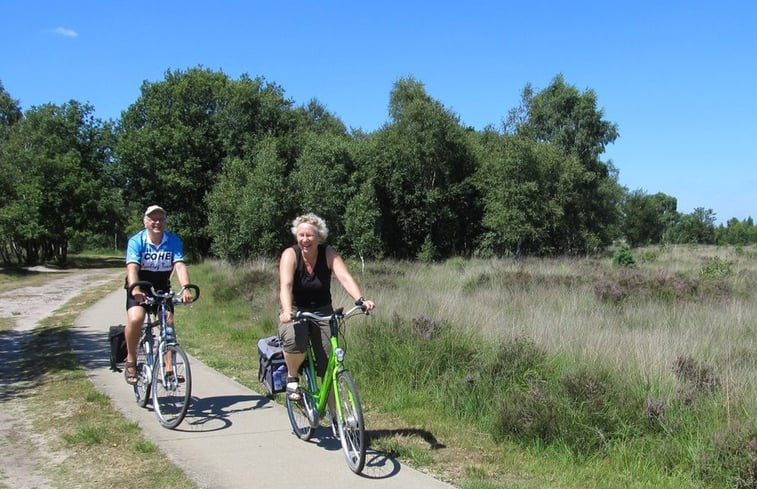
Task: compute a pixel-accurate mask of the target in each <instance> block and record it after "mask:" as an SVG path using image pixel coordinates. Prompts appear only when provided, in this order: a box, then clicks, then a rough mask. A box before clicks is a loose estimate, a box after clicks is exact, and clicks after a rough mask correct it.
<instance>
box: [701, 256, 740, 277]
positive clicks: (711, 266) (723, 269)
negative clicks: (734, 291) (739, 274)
mask: <svg viewBox="0 0 757 489" xmlns="http://www.w3.org/2000/svg"><path fill="white" fill-rule="evenodd" d="M732 274H733V262H730V261H727V260H722V259H721V258H719V257H717V256H715V257H712V258H710V259H708V260H707V261H706V262H705V264H704V265H702V269H701V270H700V271H699V276H700V277H702V278H705V279H722V278H726V277H730V276H731V275H732Z"/></svg>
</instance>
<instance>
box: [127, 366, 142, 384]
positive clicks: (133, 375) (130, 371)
mask: <svg viewBox="0 0 757 489" xmlns="http://www.w3.org/2000/svg"><path fill="white" fill-rule="evenodd" d="M124 380H126V383H127V384H129V385H137V382H138V381H139V372H138V371H137V362H126V363H125V364H124Z"/></svg>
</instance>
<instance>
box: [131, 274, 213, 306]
mask: <svg viewBox="0 0 757 489" xmlns="http://www.w3.org/2000/svg"><path fill="white" fill-rule="evenodd" d="M135 287H139V288H140V290H142V291H143V292H144V291H147V292H145V303H146V304H154V303H156V302H160V301H161V300H164V301H167V300H170V301H171V302H173V303H174V304H184V301H182V300H181V299H180V297H181V293H182V292H184V291H185V290H189V291H192V302H196V301H197V299H199V298H200V287H198V286H197V285H195V284H187V285H185V286H183V287H182V288H180V289H179V291H178V292H171V291H168V292H160V291H157V290H155V288H154V287H153V286H152V283H150V282H147V281H146V280H139V281H137V282H134V283H133V284H131V285H129V286H128V287H127V289H126V293H127V294H129V297H131V298H132V299H133V298H134V296H133V295H132V291H133V290H134V288H135Z"/></svg>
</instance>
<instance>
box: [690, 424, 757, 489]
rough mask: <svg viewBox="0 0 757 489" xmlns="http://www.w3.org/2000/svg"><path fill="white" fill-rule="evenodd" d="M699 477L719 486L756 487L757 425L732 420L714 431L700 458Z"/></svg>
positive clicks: (738, 488) (750, 488) (746, 488)
mask: <svg viewBox="0 0 757 489" xmlns="http://www.w3.org/2000/svg"><path fill="white" fill-rule="evenodd" d="M699 472H700V474H701V477H702V479H704V480H705V481H707V482H709V483H711V484H713V485H718V486H720V487H726V486H727V485H730V486H731V487H734V488H736V489H754V488H755V487H757V428H756V427H755V426H754V425H752V426H747V425H745V424H743V423H732V424H729V425H728V426H726V427H725V428H723V429H722V430H721V431H719V432H717V433H715V435H714V436H713V440H712V446H711V447H710V449H708V450H706V451H705V452H704V453H703V455H702V456H701V457H700V459H699Z"/></svg>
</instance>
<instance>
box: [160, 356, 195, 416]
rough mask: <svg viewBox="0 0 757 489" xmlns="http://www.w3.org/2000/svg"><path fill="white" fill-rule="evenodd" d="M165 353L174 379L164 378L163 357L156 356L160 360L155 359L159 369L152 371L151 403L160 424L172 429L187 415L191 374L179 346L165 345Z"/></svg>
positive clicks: (185, 357)
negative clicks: (171, 361) (167, 355)
mask: <svg viewBox="0 0 757 489" xmlns="http://www.w3.org/2000/svg"><path fill="white" fill-rule="evenodd" d="M165 351H166V353H167V354H170V355H171V358H172V359H173V367H172V371H173V373H174V376H175V377H174V380H171V379H167V378H166V377H167V375H166V371H167V369H166V365H165V355H163V354H160V353H159V354H157V356H158V357H160V358H156V359H155V363H156V365H158V364H159V368H155V369H153V372H154V376H153V377H154V378H153V384H152V396H153V400H152V402H153V408H154V410H155V416H156V417H157V418H158V421H159V422H160V424H161V425H163V426H164V427H166V428H169V429H173V428H176V427H177V426H179V424H181V422H182V421H183V420H184V416H186V414H187V409H188V408H189V401H190V397H191V395H192V372H191V370H190V368H189V358H188V357H187V354H186V352H184V350H183V349H182V348H181V347H180V346H179V345H166V348H165ZM181 378H183V379H184V380H183V382H182V381H181ZM176 379H179V380H176Z"/></svg>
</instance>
